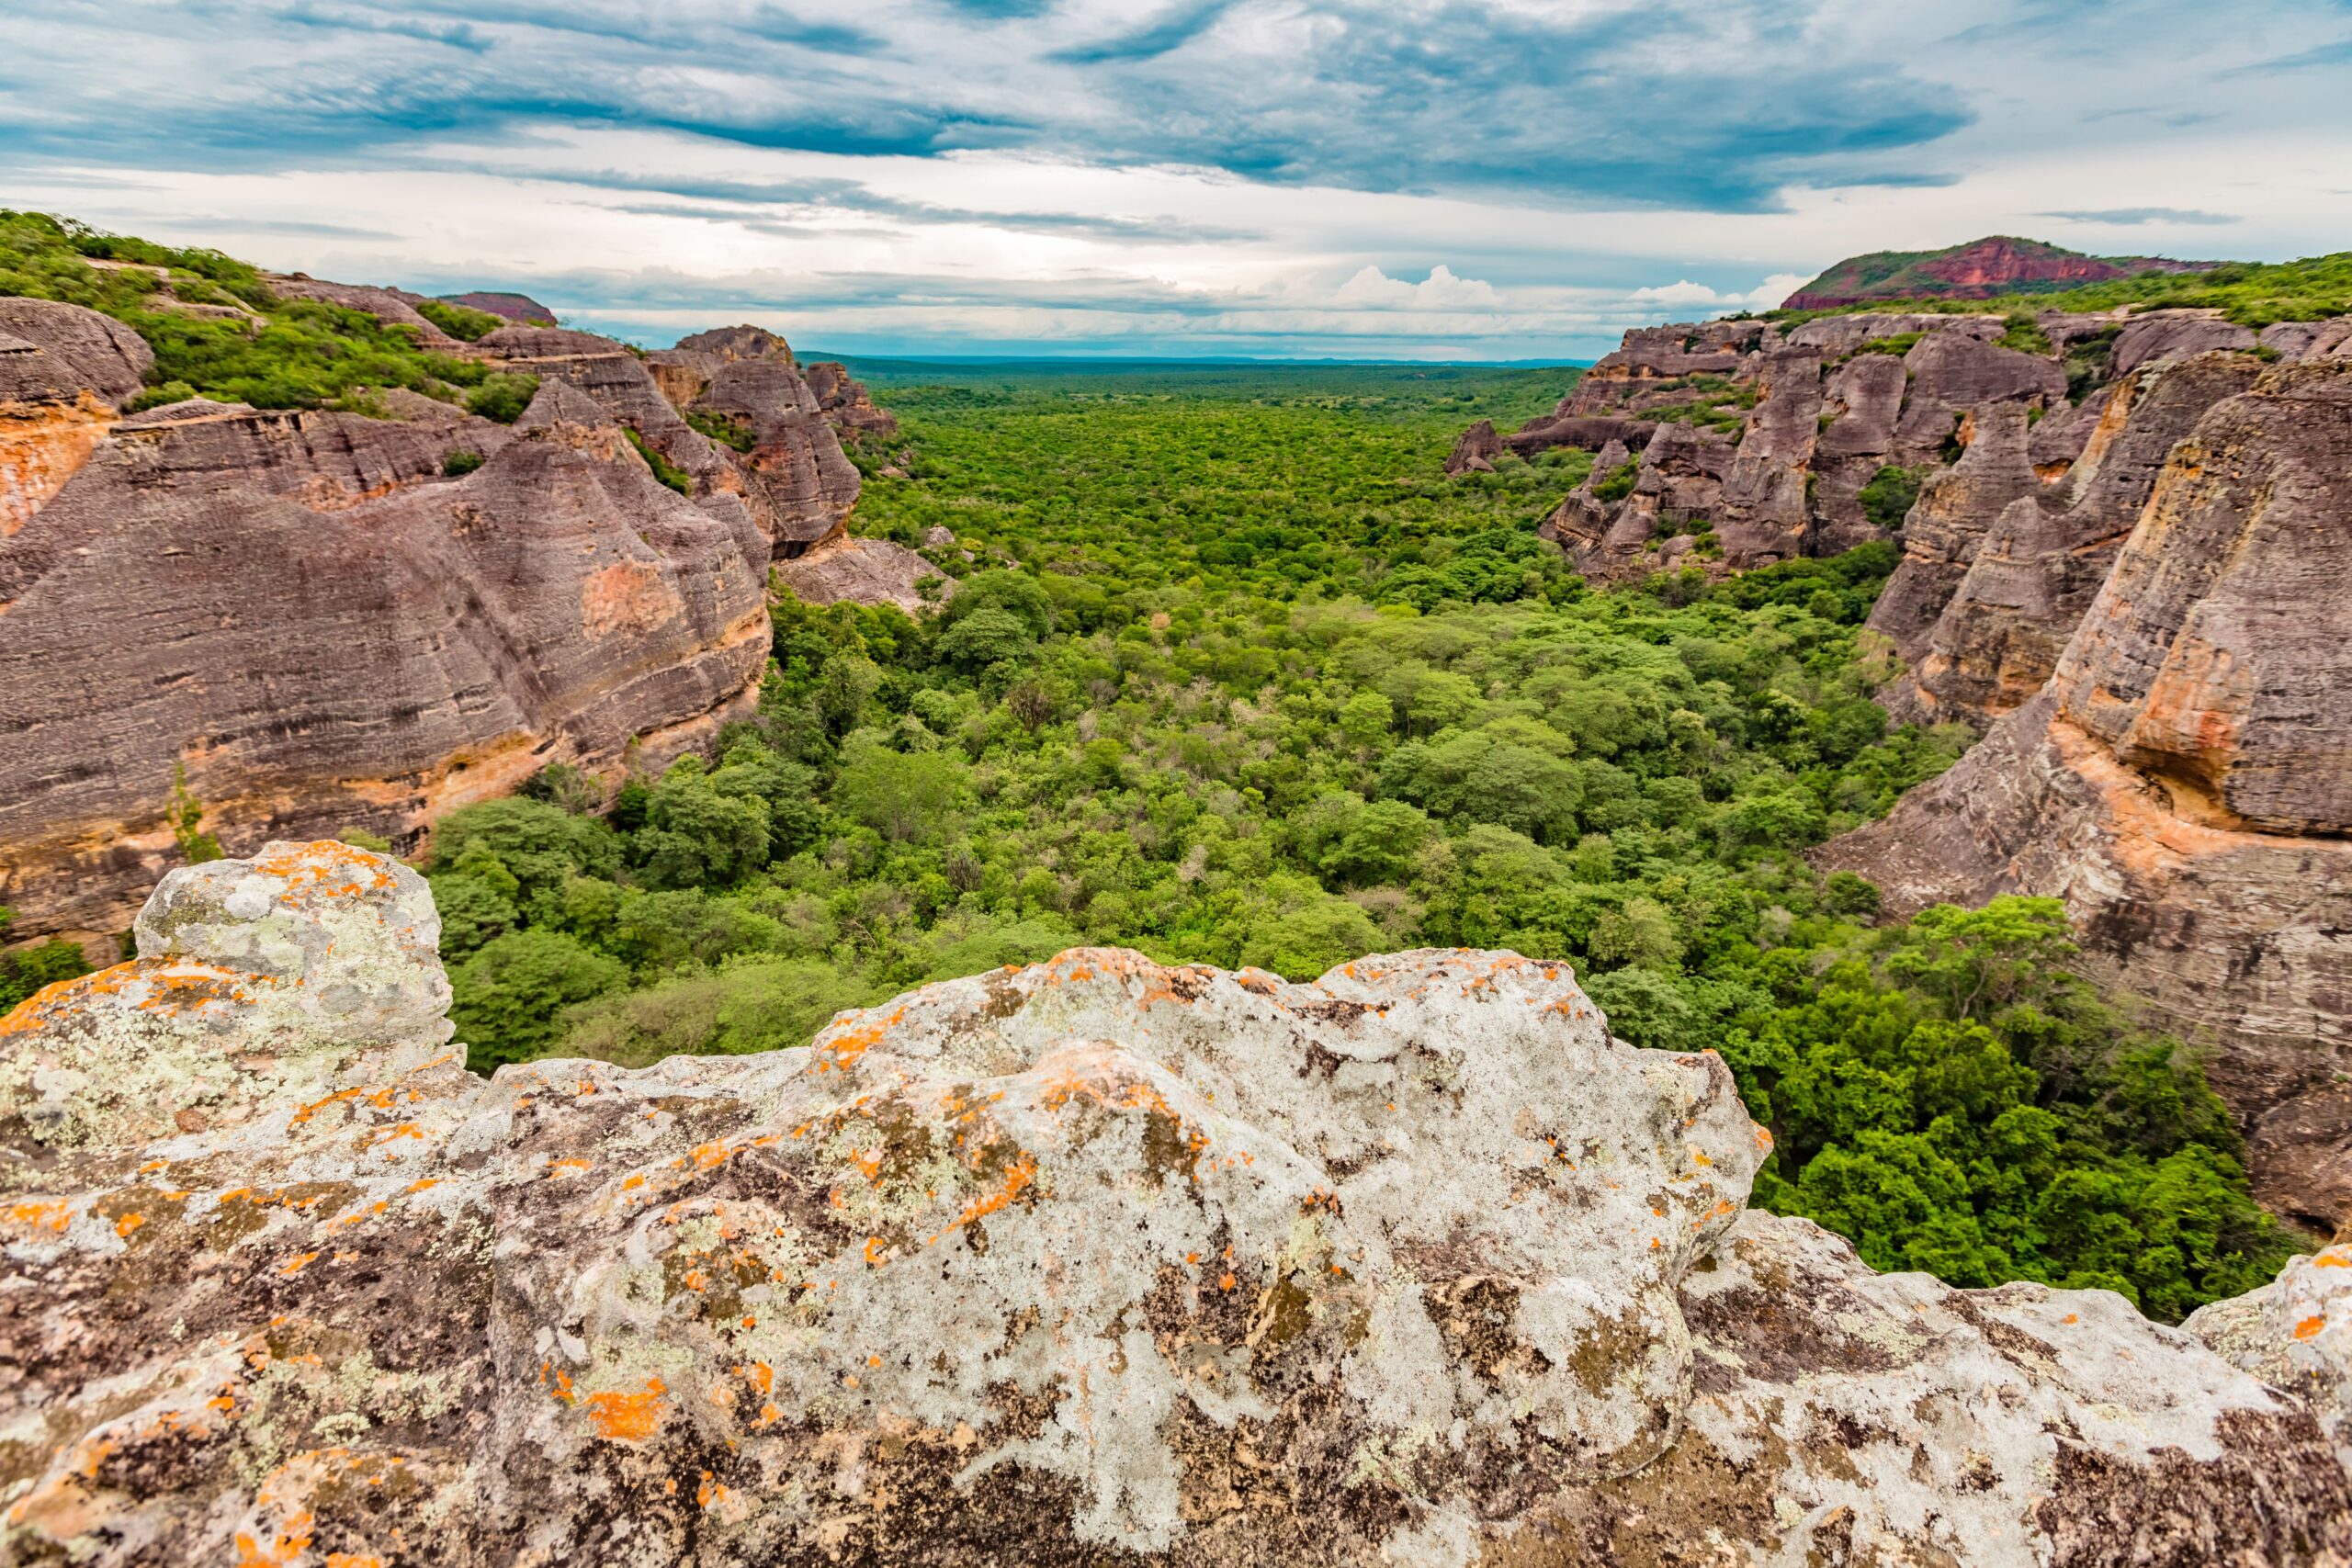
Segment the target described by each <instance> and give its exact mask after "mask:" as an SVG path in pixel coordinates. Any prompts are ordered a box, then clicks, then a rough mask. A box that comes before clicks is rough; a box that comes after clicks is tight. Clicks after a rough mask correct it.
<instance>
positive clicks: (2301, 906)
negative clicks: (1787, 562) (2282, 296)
mask: <svg viewBox="0 0 2352 1568" xmlns="http://www.w3.org/2000/svg"><path fill="white" fill-rule="evenodd" d="M2142 374H2144V372H2143V373H2142ZM2173 377H2178V378H2184V381H2186V380H2187V379H2188V378H2195V381H2196V385H2197V386H2198V387H2199V389H2200V391H2199V396H2201V395H2202V390H2210V389H2213V388H2214V387H2215V386H2216V384H2218V385H2220V386H2221V387H2222V389H2226V388H2227V387H2228V386H2229V385H2233V384H2243V382H2244V381H2245V379H2247V378H2248V373H2247V371H2246V369H2245V367H2244V366H2242V365H2240V364H2236V363H2229V362H2223V361H2214V362H2206V361H2198V362H2192V364H2190V365H2188V366H2183V367H2178V368H2177V369H2176V370H2175V371H2173V372H2171V373H2170V375H2169V376H2168V377H2167V378H2166V381H2165V382H2159V383H2157V384H2156V385H2154V386H2153V387H2151V386H2149V385H2147V384H2146V383H2144V382H2143V383H2142V384H2141V385H2140V386H2139V387H2138V388H2136V389H2133V390H2132V393H2131V396H2132V398H2133V400H2135V401H2136V402H2137V403H2138V404H2139V405H2140V406H2142V407H2143V408H2146V409H2148V410H2150V411H2151V415H2150V417H2151V418H2153V417H2154V414H2153V411H2154V408H2155V406H2156V405H2157V404H2158V403H2159V402H2160V401H2161V400H2162V399H2163V397H2164V393H2165V385H2166V384H2168V383H2170V381H2171V378H2173ZM2118 400H2119V401H2121V400H2123V393H2122V392H2120V391H2119V395H2118ZM2190 401H2194V399H2190ZM2129 426H2130V421H2129V420H2128V419H2127V422H2126V424H2125V429H2126V430H2128V429H2129ZM2116 441H2117V447H2116V448H2110V450H2109V451H2108V452H2107V453H2106V454H2105V455H2104V456H2103V457H2101V458H2100V459H2099V461H2100V464H2101V466H2102V468H2113V469H2117V470H2120V469H2122V468H2129V467H2130V466H2131V463H2132V462H2134V461H2135V460H2143V459H2144V454H2143V455H2142V457H2141V458H2139V459H2135V458H2134V457H2133V455H2132V454H2131V453H2130V452H2129V451H2125V450H2120V449H2119V448H2120V446H2121V444H2122V441H2123V437H2122V436H2121V435H2118V436H2117V438H2116ZM2086 461H2087V459H2086ZM2101 484H2102V479H2101V478H2100V476H2099V475H2098V474H2094V475H2093V476H2092V477H2091V478H2090V479H2088V481H2087V482H2086V486H2085V489H2084V491H2083V494H2084V501H2083V502H2080V503H2079V505H2092V504H2094V503H2095V498H2096V496H2097V493H2098V491H2099V489H2100V486H2101ZM2125 488H2126V490H2127V491H2128V490H2129V488H2130V487H2129V486H2126V487H2125ZM1923 504H1924V502H1923ZM2074 516H2075V513H2072V512H2070V513H2067V514H2066V517H2068V518H2072V517H2074ZM2091 531H2093V532H2095V531H2096V530H2091ZM2044 543H2045V545H2046V546H2047V547H2049V548H2045V549H2044V550H2043V551H2041V553H2042V554H2043V555H2045V556H2046V555H2047V554H2048V553H2049V551H2050V549H2055V548H2057V547H2060V546H2062V545H2063V544H2064V541H2063V540H2045V541H2044ZM2003 548H2004V550H2005V551H2006V552H2007V553H2008V554H2010V555H2013V556H2014V555H2017V554H2020V553H2022V554H2026V555H2032V554H2034V553H2035V552H2034V551H2032V550H2026V551H2022V552H2020V551H2019V550H2018V548H2017V547H2016V546H2015V545H2014V544H2013V543H2009V544H2005V545H2004V546H2003ZM2347 574H2352V364H2346V363H2345V362H2343V361H2341V360H2335V359H2329V360H2324V361H2321V362H2318V363H2311V364H2303V365H2282V366H2277V367H2272V368H2270V369H2269V370H2267V371H2265V372H2263V373H2262V374H2261V375H2260V378H2259V379H2258V380H2254V381H2253V382H2252V385H2251V387H2250V389H2246V390H2245V391H2243V392H2240V393H2239V394H2237V395H2234V396H2225V397H2222V399H2221V400H2219V401H2217V402H2214V403H2212V404H2211V407H2210V408H2207V409H2206V410H2205V411H2204V412H2202V414H2201V417H2199V418H2198V419H2197V420H2196V423H2195V425H2194V430H2193V433H2192V434H2190V435H2189V436H2188V439H2186V440H2185V441H2182V442H2181V443H2179V444H2178V445H2177V446H2173V447H2172V448H2171V449H2170V452H2169V456H2168V458H2167V460H2165V462H2164V464H2163V467H2162V468H2161V470H2160V472H2159V473H2158V475H2157V477H2156V478H2155V479H2154V483H2153V486H2152V488H2151V493H2150V495H2149V499H2148V502H2147V504H2146V506H2145V508H2144V509H2143V510H2142V511H2141V512H2140V513H2139V515H2138V517H2137V519H2136V524H2135V525H2134V527H2133V528H2132V530H2131V535H2130V536H2129V538H2128V540H2127V541H2126V542H2125V543H2124V544H2123V546H2122V547H2121V549H2120V554H2118V555H2117V556H2116V558H2115V562H2114V566H2113V568H2112V570H2110V571H2109V573H2108V574H2107V577H2106V581H2105V583H2104V586H2103V587H2102V588H2101V589H2100V590H2099V592H2098V595H2097V596H2096V598H2095V599H2094V600H2093V602H2092V603H2091V604H2090V606H2089V608H2088V609H2087V611H2086V613H2085V614H2084V615H2082V617H2081V622H2080V625H2079V626H2076V627H2075V631H2074V633H2073V637H2072V639H2071V640H2070V641H2069V642H2068V643H2067V644H2066V646H2065V649H2064V653H2063V654H2062V655H2061V656H2060V657H2059V658H2058V660H2057V661H2056V668H2055V671H2054V672H2053V673H2052V676H2051V679H2050V681H2049V682H2048V684H2047V685H2046V687H2044V689H2043V690H2042V691H2041V694H2039V695H2038V696H2036V697H2034V698H2033V700H2032V701H2030V702H2029V703H2027V704H2026V705H2024V706H2022V707H2020V708H2018V709H2017V710H2015V711H2013V712H2011V713H2009V714H2008V715H2007V716H2006V717H2004V718H2002V719H2001V720H2000V721H1999V722H1998V723H1996V725H1995V726H1994V728H1993V729H1992V732H1991V734H1990V735H1989V736H1988V738H1987V739H1985V741H1984V742H1983V743H1982V744H1981V745H1979V746H1978V747H1977V748H1976V749H1975V750H1973V751H1971V752H1970V753H1969V754H1968V755H1967V756H1966V757H1964V758H1963V759H1962V761H1961V762H1960V764H1959V765H1958V766H1957V767H1955V768H1954V769H1953V770H1952V771H1951V773H1947V774H1946V775H1945V776H1944V777H1943V778H1942V779H1940V780H1938V781H1937V782H1936V783H1934V784H1928V785H1926V786H1923V787H1922V788H1921V789H1919V790H1917V791H1915V792H1913V794H1912V795H1909V796H1907V797H1905V800H1904V801H1903V802H1902V803H1901V804H1900V805H1899V806H1898V807H1896V809H1895V811H1894V814H1893V815H1892V816H1890V817H1888V818H1886V819H1884V820H1883V821H1882V822H1879V823H1876V824H1873V825H1871V826H1870V827H1867V828H1864V829H1860V830H1859V831H1857V832H1855V833H1852V834H1849V835H1848V836H1847V837H1846V838H1844V839H1841V840H1836V841H1835V842H1833V843H1831V844H1829V845H1827V846H1826V847H1825V848H1824V849H1823V850H1822V851H1821V852H1820V859H1821V860H1822V861H1823V863H1826V864H1828V865H1832V866H1840V867H1848V868H1851V869H1853V870H1856V871H1859V872H1860V873H1862V874H1865V875H1867V876H1870V877H1871V878H1872V879H1873V880H1875V881H1877V882H1879V883H1880V884H1881V885H1882V886H1883V887H1884V889H1885V890H1886V893H1887V894H1888V897H1889V905H1890V908H1891V909H1892V910H1893V911H1894V912H1897V913H1901V912H1906V911H1908V910H1910V909H1914V908H1918V907H1919V906H1921V905H1923V904H1926V903H1928V902H1933V901H1939V900H1951V901H1956V902H1963V903H1973V902H1977V901H1979V900H1981V899H1983V898H1985V897H1989V896H1991V895H1993V894H1996V893H2000V892H2008V891H2024V892H2030V893H2037V894H2046V895H2053V896H2057V897H2064V899H2065V900H2066V901H2067V903H2068V905H2069V908H2070V909H2071V911H2072V913H2073V914H2074V916H2075V919H2076V922H2077V924H2078V926H2079V927H2080V929H2081V930H2082V931H2083V932H2084V937H2085V941H2086V945H2087V946H2088V947H2089V949H2090V955H2091V958H2092V961H2093V964H2094V965H2095V968H2096V970H2097V971H2098V973H2100V974H2101V975H2102V976H2104V977H2105V978H2107V979H2109V980H2111V981H2112V982H2114V983H2116V984H2119V985H2120V986H2121V987H2124V988H2126V989H2128V990H2130V991H2132V992H2135V993H2137V994H2139V995H2142V996H2144V997H2146V998H2148V999H2149V1000H2150V1002H2152V1003H2153V1004H2154V1007H2155V1008H2156V1010H2158V1012H2159V1013H2160V1015H2161V1016H2162V1017H2163V1018H2165V1020H2167V1021H2171V1022H2173V1023H2175V1024H2177V1025H2178V1026H2179V1027H2181V1028H2183V1029H2184V1030H2186V1031H2187V1032H2189V1033H2190V1034H2191V1035H2192V1036H2196V1037H2201V1038H2208V1039H2211V1040H2213V1041H2215V1042H2217V1043H2218V1044H2219V1047H2220V1051H2219V1055H2218V1056H2217V1058H2216V1060H2215V1061H2214V1063H2213V1065H2212V1067H2211V1077H2212V1079H2213V1082H2214V1085H2215V1087H2216V1088H2217V1089H2220V1090H2221V1091H2222V1095H2223V1096H2224V1098H2226V1099H2227V1100H2229V1101H2230V1103H2231V1105H2232V1107H2233V1109H2234V1110H2235V1111H2237V1112H2238V1113H2239V1115H2240V1117H2241V1119H2242V1120H2243V1122H2245V1125H2246V1127H2247V1133H2248V1144H2249V1154H2250V1161H2251V1167H2252V1174H2253V1176H2254V1179H2255V1183H2256V1190H2257V1191H2258V1192H2259V1193H2260V1194H2261V1195H2262V1196H2263V1197H2264V1198H2265V1199H2266V1201H2268V1202H2270V1203H2271V1204H2272V1206H2273V1207H2275V1208H2278V1209H2279V1210H2280V1211H2281V1212H2284V1213H2290V1214H2297V1215H2301V1216H2304V1217H2306V1218H2308V1219H2310V1220H2311V1221H2312V1222H2314V1223H2316V1224H2322V1225H2324V1226H2325V1227H2327V1228H2334V1227H2335V1226H2337V1225H2340V1224H2345V1223H2346V1222H2347V1221H2352V1158H2347V1156H2352V1090H2347V1089H2346V1083H2347V1082H2352V837H2347V834H2352V707H2347V705H2346V704H2345V702H2344V701H2343V694H2344V692H2345V691H2346V690H2347V689H2352V600H2347V599H2346V595H2345V594H2344V592H2343V590H2342V585H2343V583H2344V581H2346V576H2347Z"/></svg>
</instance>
